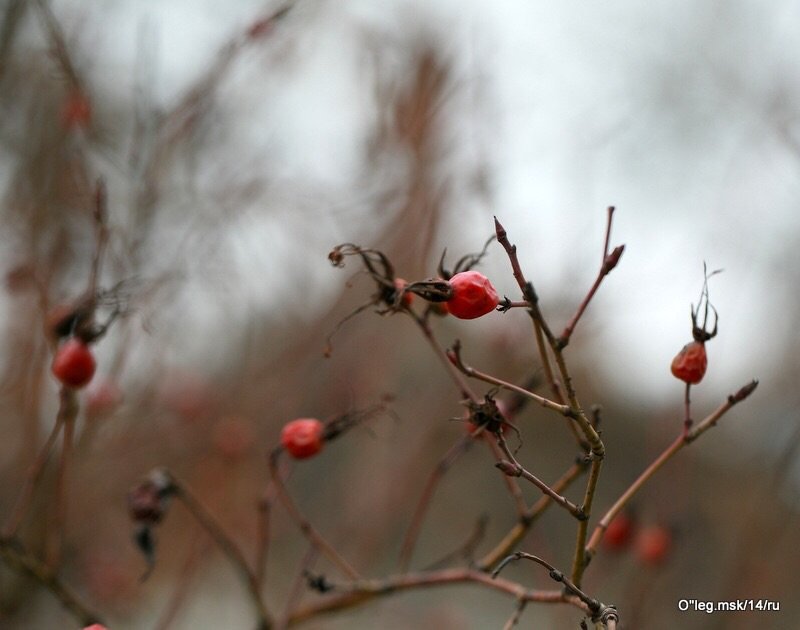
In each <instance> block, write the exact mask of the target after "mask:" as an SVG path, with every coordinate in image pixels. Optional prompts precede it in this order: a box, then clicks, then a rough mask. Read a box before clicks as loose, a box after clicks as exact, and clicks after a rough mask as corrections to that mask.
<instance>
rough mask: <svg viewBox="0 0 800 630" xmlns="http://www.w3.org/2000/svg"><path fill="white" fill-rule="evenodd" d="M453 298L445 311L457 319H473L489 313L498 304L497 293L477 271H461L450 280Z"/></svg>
mask: <svg viewBox="0 0 800 630" xmlns="http://www.w3.org/2000/svg"><path fill="white" fill-rule="evenodd" d="M450 285H451V286H452V287H453V297H452V298H450V299H449V300H448V301H447V309H448V310H449V311H450V313H451V314H452V315H454V316H455V317H458V318H459V319H475V318H476V317H481V316H482V315H486V314H487V313H491V312H492V311H493V310H494V309H495V308H496V307H497V305H498V304H499V303H500V297H499V296H498V295H497V291H495V288H494V287H493V286H492V283H491V282H489V279H488V278H487V277H486V276H484V275H483V274H482V273H480V272H479V271H462V272H461V273H457V274H456V275H454V276H453V277H452V278H450Z"/></svg>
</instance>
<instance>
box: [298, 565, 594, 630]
mask: <svg viewBox="0 0 800 630" xmlns="http://www.w3.org/2000/svg"><path fill="white" fill-rule="evenodd" d="M469 583H475V584H480V585H482V586H485V587H487V588H490V589H493V590H496V591H499V592H502V593H506V594H507V595H511V596H512V597H514V598H516V599H517V600H525V601H528V602H542V603H553V604H556V603H568V604H571V605H572V606H575V607H576V608H578V609H579V610H581V611H582V612H584V613H588V612H589V610H588V607H587V606H586V604H585V603H584V602H582V601H581V600H580V598H578V597H575V596H570V595H565V594H564V593H563V592H561V591H556V590H552V591H539V590H528V589H526V588H525V587H524V586H522V585H521V584H517V583H516V582H511V581H509V580H504V579H502V578H498V579H492V578H491V576H489V575H487V574H486V573H483V572H481V571H476V570H475V569H442V570H440V571H429V572H424V573H404V574H400V575H391V576H388V577H386V578H383V579H379V580H363V581H358V582H353V583H351V584H348V585H345V586H342V587H340V588H339V589H337V590H340V591H341V592H339V593H335V594H333V595H330V596H326V597H323V598H320V599H319V600H318V601H316V602H314V603H313V604H310V605H307V606H305V607H303V608H299V609H297V610H295V611H294V612H293V613H292V614H291V615H290V617H289V620H288V621H289V625H295V624H298V623H301V622H303V621H306V620H308V619H310V618H312V617H315V616H317V615H320V614H323V613H330V612H336V611H339V610H346V609H348V608H353V607H355V606H359V605H362V604H365V603H366V602H368V601H371V600H373V599H375V598H376V597H381V596H384V595H390V594H392V593H396V592H402V591H407V590H413V589H423V588H429V587H433V586H445V585H448V584H469Z"/></svg>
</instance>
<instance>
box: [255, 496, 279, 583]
mask: <svg viewBox="0 0 800 630" xmlns="http://www.w3.org/2000/svg"><path fill="white" fill-rule="evenodd" d="M274 501H275V484H274V483H272V482H271V481H270V482H269V483H268V484H267V488H266V490H264V494H263V496H262V497H261V498H260V499H259V501H258V541H257V545H258V546H257V549H256V581H257V582H258V584H259V586H260V587H261V588H263V587H264V582H265V581H266V576H267V559H268V557H269V539H270V533H271V527H270V523H271V517H272V504H273V502H274Z"/></svg>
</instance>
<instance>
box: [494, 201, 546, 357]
mask: <svg viewBox="0 0 800 630" xmlns="http://www.w3.org/2000/svg"><path fill="white" fill-rule="evenodd" d="M494 228H495V233H496V234H497V242H498V243H500V245H502V246H503V249H505V250H506V254H507V255H508V260H509V262H511V273H513V274H514V279H515V280H516V281H517V284H518V285H519V288H520V291H522V297H523V298H525V300H526V301H527V302H528V306H529V309H530V310H529V311H528V312H529V315H530V317H531V318H532V319H533V320H534V321H535V322H537V324H538V326H539V327H540V328H541V331H542V332H543V333H544V336H545V337H546V338H547V341H548V342H549V343H550V344H551V345H552V344H553V343H555V336H554V335H553V333H552V331H551V330H550V327H549V326H548V325H547V322H546V321H545V319H544V317H543V316H542V312H541V311H540V310H539V298H538V297H537V296H536V291H535V290H534V288H533V284H532V283H530V282H528V281H527V280H526V279H525V275H524V274H523V273H522V268H521V267H520V265H519V259H518V258H517V246H516V245H512V244H511V243H510V242H509V240H508V234H507V233H506V230H505V228H504V227H503V226H502V225H501V224H500V221H498V220H497V217H495V218H494Z"/></svg>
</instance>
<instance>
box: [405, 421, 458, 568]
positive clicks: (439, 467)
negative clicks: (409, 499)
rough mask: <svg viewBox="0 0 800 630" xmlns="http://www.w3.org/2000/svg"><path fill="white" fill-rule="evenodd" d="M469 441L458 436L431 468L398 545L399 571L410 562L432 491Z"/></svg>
mask: <svg viewBox="0 0 800 630" xmlns="http://www.w3.org/2000/svg"><path fill="white" fill-rule="evenodd" d="M471 441H472V438H471V437H470V436H464V437H461V438H459V439H458V440H457V441H456V442H455V444H453V445H452V446H451V447H450V448H449V449H448V450H447V452H446V453H445V454H444V456H443V457H442V458H441V459H440V460H439V463H438V464H436V468H434V469H433V472H432V473H431V474H430V476H429V477H428V480H427V481H426V482H425V487H424V488H423V490H422V496H421V497H420V499H419V502H418V503H417V507H416V509H415V510H414V515H413V516H412V517H411V525H409V527H408V531H407V532H406V536H405V538H404V539H403V544H402V546H401V547H400V560H399V566H398V568H399V570H400V572H401V573H405V572H406V571H408V566H409V564H410V563H411V556H412V555H413V553H414V547H415V546H416V544H417V539H418V538H419V532H420V530H421V529H422V522H423V520H424V519H425V514H426V513H427V511H428V508H429V507H430V504H431V499H432V498H433V493H434V492H435V491H436V487H437V486H438V485H439V482H440V481H441V480H442V477H444V475H445V473H446V472H447V471H448V470H449V469H450V467H451V466H452V465H453V463H454V462H455V461H456V459H458V457H459V456H460V455H461V454H462V453H464V452H465V451H466V450H467V448H469V446H470V443H471Z"/></svg>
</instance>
